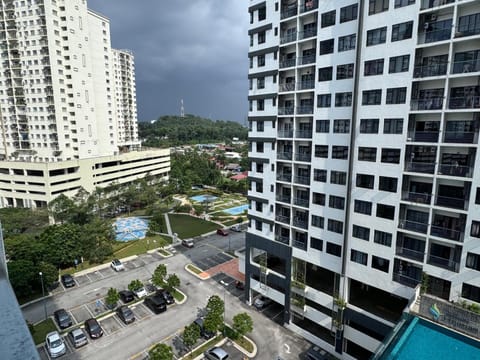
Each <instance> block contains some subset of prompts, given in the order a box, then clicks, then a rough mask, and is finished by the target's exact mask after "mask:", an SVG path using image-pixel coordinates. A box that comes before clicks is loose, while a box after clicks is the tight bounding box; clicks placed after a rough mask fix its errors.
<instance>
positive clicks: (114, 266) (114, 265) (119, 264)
mask: <svg viewBox="0 0 480 360" xmlns="http://www.w3.org/2000/svg"><path fill="white" fill-rule="evenodd" d="M110 267H111V268H112V269H113V270H115V271H123V270H125V266H123V264H122V262H121V261H120V260H118V259H113V260H112V263H111V264H110Z"/></svg>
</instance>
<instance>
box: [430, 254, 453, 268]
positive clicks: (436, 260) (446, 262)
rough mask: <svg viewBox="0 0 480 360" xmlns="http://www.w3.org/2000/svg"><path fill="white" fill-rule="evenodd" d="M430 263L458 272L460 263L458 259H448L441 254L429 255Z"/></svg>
mask: <svg viewBox="0 0 480 360" xmlns="http://www.w3.org/2000/svg"><path fill="white" fill-rule="evenodd" d="M427 262H428V263H429V264H430V265H434V266H438V267H441V268H444V269H448V270H451V271H456V272H458V270H459V268H460V264H459V263H458V262H457V261H453V260H450V259H446V258H443V257H439V256H434V255H429V256H428V261H427Z"/></svg>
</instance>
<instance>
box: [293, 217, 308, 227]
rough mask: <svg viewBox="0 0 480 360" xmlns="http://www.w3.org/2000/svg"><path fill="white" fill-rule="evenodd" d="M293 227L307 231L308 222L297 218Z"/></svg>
mask: <svg viewBox="0 0 480 360" xmlns="http://www.w3.org/2000/svg"><path fill="white" fill-rule="evenodd" d="M293 226H296V227H299V228H302V229H306V228H307V227H308V221H307V220H303V219H299V218H295V219H293Z"/></svg>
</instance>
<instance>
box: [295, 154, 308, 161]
mask: <svg viewBox="0 0 480 360" xmlns="http://www.w3.org/2000/svg"><path fill="white" fill-rule="evenodd" d="M295 160H296V161H306V162H310V161H312V154H310V153H296V154H295Z"/></svg>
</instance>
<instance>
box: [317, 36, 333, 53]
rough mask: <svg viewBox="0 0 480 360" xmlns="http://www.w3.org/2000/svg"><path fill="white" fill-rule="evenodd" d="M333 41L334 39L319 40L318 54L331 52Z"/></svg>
mask: <svg viewBox="0 0 480 360" xmlns="http://www.w3.org/2000/svg"><path fill="white" fill-rule="evenodd" d="M334 41H335V40H334V39H328V40H323V41H320V55H325V54H331V53H333V49H334V46H335V44H334Z"/></svg>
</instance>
